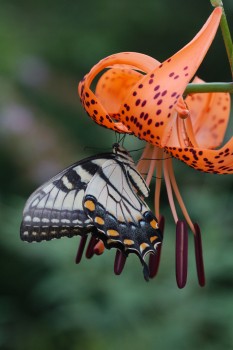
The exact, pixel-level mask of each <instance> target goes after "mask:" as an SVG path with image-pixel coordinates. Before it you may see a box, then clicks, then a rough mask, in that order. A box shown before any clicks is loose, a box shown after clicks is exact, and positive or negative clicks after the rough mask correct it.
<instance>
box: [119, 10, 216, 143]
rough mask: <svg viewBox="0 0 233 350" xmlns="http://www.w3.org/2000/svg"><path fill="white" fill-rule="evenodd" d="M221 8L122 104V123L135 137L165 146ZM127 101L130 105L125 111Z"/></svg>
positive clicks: (140, 82)
mask: <svg viewBox="0 0 233 350" xmlns="http://www.w3.org/2000/svg"><path fill="white" fill-rule="evenodd" d="M221 15H222V9H221V8H220V7H217V8H215V9H214V10H213V12H212V14H211V15H210V17H209V19H208V20H207V22H206V23H205V25H204V26H203V27H202V29H201V30H200V32H199V33H198V34H197V35H196V36H195V38H194V39H193V40H192V41H191V42H190V43H188V44H187V45H186V46H185V47H184V48H183V49H181V50H180V51H179V52H177V53H176V54H175V55H174V56H172V57H171V58H170V59H168V60H166V61H165V62H164V63H162V64H161V65H160V66H159V67H157V68H155V69H154V70H153V71H150V73H148V74H147V75H146V76H145V77H143V78H142V79H141V80H140V81H139V82H138V83H137V84H136V86H135V87H134V88H133V89H132V90H131V95H130V96H128V97H127V98H126V99H125V101H124V102H123V103H122V108H121V110H125V115H124V119H123V118H122V122H123V123H124V124H125V125H126V126H127V128H128V129H129V130H131V131H132V132H133V133H134V134H135V135H136V136H138V137H139V138H141V139H144V140H146V141H148V142H150V143H152V144H154V145H157V146H160V147H164V146H166V141H167V136H168V134H169V133H170V131H171V127H172V123H173V121H172V116H173V113H174V111H175V108H176V105H177V103H178V100H179V98H180V97H181V96H182V94H183V92H184V90H185V88H186V85H187V84H188V82H189V81H190V80H191V78H192V77H193V75H194V74H195V72H196V70H197V68H198V67H199V65H200V63H201V62H202V60H203V58H204V56H205V54H206V52H207V50H208V48H209V46H210V44H211V43H212V40H213V38H214V36H215V33H216V31H217V28H218V25H219V21H220V18H221ZM124 104H127V105H128V106H130V111H129V113H126V112H127V111H126V108H125V107H124Z"/></svg>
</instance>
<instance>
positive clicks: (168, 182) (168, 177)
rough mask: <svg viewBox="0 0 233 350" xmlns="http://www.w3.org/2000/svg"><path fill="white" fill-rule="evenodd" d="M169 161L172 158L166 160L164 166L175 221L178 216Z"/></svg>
mask: <svg viewBox="0 0 233 350" xmlns="http://www.w3.org/2000/svg"><path fill="white" fill-rule="evenodd" d="M169 161H170V159H166V160H164V163H163V167H164V179H165V184H166V188H167V195H168V201H169V204H170V208H171V212H172V215H173V218H174V221H175V223H177V221H178V216H177V212H176V207H175V203H174V199H173V194H172V187H171V181H170V175H169Z"/></svg>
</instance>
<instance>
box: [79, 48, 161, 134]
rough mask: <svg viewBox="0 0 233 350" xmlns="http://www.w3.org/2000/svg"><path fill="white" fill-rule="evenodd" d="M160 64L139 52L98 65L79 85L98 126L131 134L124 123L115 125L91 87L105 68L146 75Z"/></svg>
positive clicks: (88, 110)
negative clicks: (134, 71) (135, 71)
mask: <svg viewBox="0 0 233 350" xmlns="http://www.w3.org/2000/svg"><path fill="white" fill-rule="evenodd" d="M159 64H160V63H159V62H158V61H157V60H155V59H154V58H152V57H150V56H147V55H144V54H140V53H137V52H122V53H118V54H114V55H111V56H108V57H106V58H104V59H103V60H101V61H100V62H99V63H97V64H96V65H95V66H94V67H93V68H92V69H91V70H90V72H89V73H88V74H87V75H86V76H85V77H84V78H83V80H82V81H81V82H80V83H79V85H78V93H79V96H80V99H81V102H82V104H83V107H84V109H85V110H86V112H87V113H88V115H89V116H90V117H91V118H92V119H93V120H94V121H95V122H96V123H98V124H100V125H102V126H104V127H107V128H108V129H112V130H115V131H118V132H125V133H131V131H129V130H128V128H127V127H125V126H124V125H123V124H122V123H115V120H114V119H113V118H112V117H111V113H109V112H108V111H107V110H106V109H105V108H104V106H103V105H102V103H101V101H100V100H99V99H98V98H97V97H96V96H95V94H94V93H93V92H92V90H91V88H90V85H91V83H92V81H93V79H94V78H95V77H96V75H97V74H99V73H100V72H101V71H102V70H103V69H104V68H107V67H114V66H115V67H117V68H121V69H123V68H126V67H128V68H130V69H137V70H141V71H143V72H145V73H147V72H148V71H150V70H152V69H153V68H154V67H156V66H158V65H159Z"/></svg>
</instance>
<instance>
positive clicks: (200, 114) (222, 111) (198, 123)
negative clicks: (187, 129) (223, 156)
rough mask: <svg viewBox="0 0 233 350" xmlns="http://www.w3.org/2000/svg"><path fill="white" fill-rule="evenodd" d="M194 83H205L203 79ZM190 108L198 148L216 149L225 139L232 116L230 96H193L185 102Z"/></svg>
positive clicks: (212, 94)
mask: <svg viewBox="0 0 233 350" xmlns="http://www.w3.org/2000/svg"><path fill="white" fill-rule="evenodd" d="M194 82H196V83H197V82H198V83H204V82H203V81H202V80H201V79H198V80H197V79H195V80H194ZM185 102H186V103H187V105H188V107H189V111H190V116H191V121H192V125H193V131H194V134H195V138H196V142H197V144H198V146H200V147H202V148H216V147H218V146H219V145H220V144H221V143H222V141H223V138H224V135H225V132H226V128H227V124H228V120H229V116H230V94H228V93H219V92H218V93H216V92H215V93H203V94H200V93H199V94H192V95H191V96H188V97H187V98H186V100H185Z"/></svg>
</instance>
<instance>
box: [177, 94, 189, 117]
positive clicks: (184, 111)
mask: <svg viewBox="0 0 233 350" xmlns="http://www.w3.org/2000/svg"><path fill="white" fill-rule="evenodd" d="M175 109H176V111H177V113H178V115H179V117H180V118H182V119H186V118H187V117H188V116H189V114H190V113H189V109H188V107H187V105H186V103H185V101H184V99H183V98H182V97H181V98H180V99H179V100H178V102H177V104H176V107H175Z"/></svg>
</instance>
